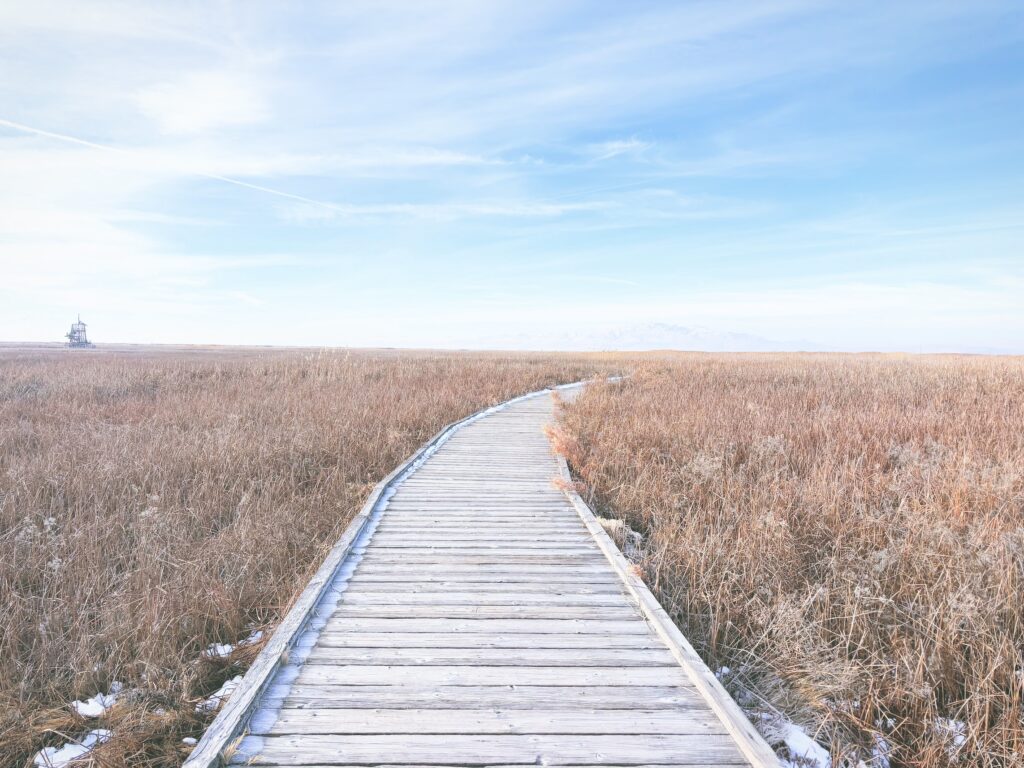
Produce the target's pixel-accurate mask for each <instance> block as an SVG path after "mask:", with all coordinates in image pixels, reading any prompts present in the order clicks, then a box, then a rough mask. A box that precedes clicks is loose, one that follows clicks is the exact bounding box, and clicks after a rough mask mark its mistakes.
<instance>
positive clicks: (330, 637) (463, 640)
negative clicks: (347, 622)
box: [317, 632, 664, 650]
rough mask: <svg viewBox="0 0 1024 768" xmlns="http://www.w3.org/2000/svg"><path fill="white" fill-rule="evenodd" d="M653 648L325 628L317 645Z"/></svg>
mask: <svg viewBox="0 0 1024 768" xmlns="http://www.w3.org/2000/svg"><path fill="white" fill-rule="evenodd" d="M332 647H334V648H506V649H514V648H532V649H544V648H572V649H587V650H589V649H602V648H654V649H662V650H663V649H664V646H663V644H662V643H661V641H660V640H658V638H656V637H654V635H639V634H634V635H625V634H624V635H609V636H607V637H602V636H601V635H593V634H579V635H568V634H552V633H548V634H543V633H534V634H530V633H518V634H507V635H503V634H487V633H482V632H409V633H400V632H387V633H385V632H325V633H323V634H322V635H321V636H320V638H319V640H318V642H317V648H332Z"/></svg>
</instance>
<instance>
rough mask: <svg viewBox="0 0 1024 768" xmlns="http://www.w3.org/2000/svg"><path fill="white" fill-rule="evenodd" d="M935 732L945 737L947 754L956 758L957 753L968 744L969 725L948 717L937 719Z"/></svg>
mask: <svg viewBox="0 0 1024 768" xmlns="http://www.w3.org/2000/svg"><path fill="white" fill-rule="evenodd" d="M935 731H936V733H939V734H941V735H942V736H943V737H945V739H946V741H947V744H946V753H947V754H948V755H949V756H950V757H951V758H955V757H956V754H957V752H959V751H960V750H961V748H962V747H963V746H964V744H966V743H967V723H965V722H964V721H963V720H953V719H952V718H948V717H937V718H935Z"/></svg>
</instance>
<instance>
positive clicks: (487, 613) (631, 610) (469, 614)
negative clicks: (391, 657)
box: [328, 602, 639, 628]
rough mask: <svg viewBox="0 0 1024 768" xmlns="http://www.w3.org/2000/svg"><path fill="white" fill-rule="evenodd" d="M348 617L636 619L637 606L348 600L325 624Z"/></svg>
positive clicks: (625, 604)
mask: <svg viewBox="0 0 1024 768" xmlns="http://www.w3.org/2000/svg"><path fill="white" fill-rule="evenodd" d="M349 618H359V619H370V618H394V619H433V618H445V619H599V620H606V619H621V620H623V621H629V620H630V619H638V618H639V613H638V611H637V609H636V608H635V607H634V606H632V605H629V604H628V603H626V602H623V603H622V604H621V605H619V606H602V605H583V606H574V605H474V604H463V605H444V604H442V605H422V604H418V605H417V604H407V605H400V604H391V605H377V604H370V605H364V604H355V605H353V604H349V603H342V604H341V605H339V606H338V607H337V608H336V609H335V611H334V614H333V615H332V616H331V621H330V622H328V627H332V628H333V627H334V626H337V627H343V626H344V622H346V621H347V620H348V619H349Z"/></svg>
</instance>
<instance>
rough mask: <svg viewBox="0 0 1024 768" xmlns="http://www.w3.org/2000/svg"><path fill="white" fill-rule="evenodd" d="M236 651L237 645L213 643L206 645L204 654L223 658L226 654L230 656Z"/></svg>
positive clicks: (214, 657)
mask: <svg viewBox="0 0 1024 768" xmlns="http://www.w3.org/2000/svg"><path fill="white" fill-rule="evenodd" d="M234 651H235V646H233V645H231V643H211V644H210V645H208V646H206V650H205V651H203V655H204V656H207V657H209V658H211V659H221V658H224V657H225V656H230V655H231V654H232V653H234Z"/></svg>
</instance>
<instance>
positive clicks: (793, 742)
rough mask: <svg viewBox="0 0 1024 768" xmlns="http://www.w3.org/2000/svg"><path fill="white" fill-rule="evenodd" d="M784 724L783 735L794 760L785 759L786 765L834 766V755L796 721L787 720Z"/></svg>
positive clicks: (830, 767)
mask: <svg viewBox="0 0 1024 768" xmlns="http://www.w3.org/2000/svg"><path fill="white" fill-rule="evenodd" d="M780 725H782V729H781V735H782V739H783V741H785V742H786V747H788V748H789V755H790V757H791V758H793V760H784V761H783V765H786V766H794V768H796V766H806V765H807V764H811V765H817V766H818V768H832V755H831V754H829V751H828V750H827V749H825V748H824V747H823V746H821V745H820V744H819V743H818V742H816V741H815V740H814V739H812V738H811V737H810V736H808V735H807V732H806V731H805V730H804V729H803V728H801V727H800V726H799V725H797V724H796V723H790V722H786V723H783V724H780Z"/></svg>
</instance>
